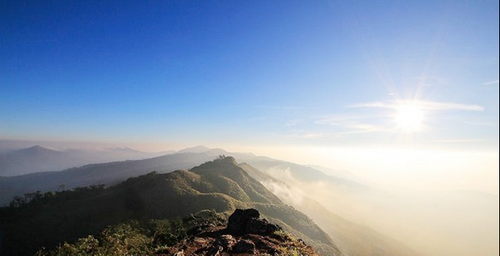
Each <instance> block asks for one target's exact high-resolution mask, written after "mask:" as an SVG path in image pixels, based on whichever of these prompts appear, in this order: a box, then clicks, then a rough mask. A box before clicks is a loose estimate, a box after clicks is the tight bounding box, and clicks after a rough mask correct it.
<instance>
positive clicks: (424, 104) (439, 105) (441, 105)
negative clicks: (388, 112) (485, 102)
mask: <svg viewBox="0 0 500 256" xmlns="http://www.w3.org/2000/svg"><path fill="white" fill-rule="evenodd" d="M404 104H414V105H417V106H419V107H420V108H422V109H428V110H464V111H483V110H484V107H483V106H479V105H470V104H462V103H454V102H436V101H394V102H390V103H388V102H380V101H376V102H367V103H360V104H356V105H352V106H351V107H352V108H390V109H397V108H398V107H399V106H401V105H404Z"/></svg>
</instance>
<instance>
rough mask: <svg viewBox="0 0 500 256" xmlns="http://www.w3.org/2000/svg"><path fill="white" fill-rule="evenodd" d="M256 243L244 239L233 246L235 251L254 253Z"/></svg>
mask: <svg viewBox="0 0 500 256" xmlns="http://www.w3.org/2000/svg"><path fill="white" fill-rule="evenodd" d="M254 250H255V244H254V243H253V242H252V241H250V240H245V239H242V240H240V241H238V243H236V244H235V245H234V247H233V250H232V252H233V253H254Z"/></svg>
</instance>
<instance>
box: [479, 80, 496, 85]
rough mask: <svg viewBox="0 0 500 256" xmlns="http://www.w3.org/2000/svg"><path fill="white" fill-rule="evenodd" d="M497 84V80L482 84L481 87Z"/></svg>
mask: <svg viewBox="0 0 500 256" xmlns="http://www.w3.org/2000/svg"><path fill="white" fill-rule="evenodd" d="M498 83H499V81H498V79H497V80H493V81H488V82H485V83H483V85H493V84H498Z"/></svg>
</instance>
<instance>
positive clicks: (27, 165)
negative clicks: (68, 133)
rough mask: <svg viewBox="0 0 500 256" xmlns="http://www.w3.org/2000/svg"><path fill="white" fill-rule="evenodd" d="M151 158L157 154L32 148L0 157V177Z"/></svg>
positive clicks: (14, 151)
mask: <svg viewBox="0 0 500 256" xmlns="http://www.w3.org/2000/svg"><path fill="white" fill-rule="evenodd" d="M163 153H164V152H163ZM154 156H158V153H146V152H141V151H137V150H134V149H131V148H107V149H68V150H53V149H48V148H44V147H41V146H38V145H36V146H33V147H30V148H25V149H19V150H13V151H9V152H5V153H2V154H0V176H17V175H23V174H28V173H36V172H47V171H60V170H64V169H67V168H70V167H77V166H82V165H85V164H91V163H105V162H112V161H123V160H135V159H144V158H150V157H154Z"/></svg>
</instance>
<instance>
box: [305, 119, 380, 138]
mask: <svg viewBox="0 0 500 256" xmlns="http://www.w3.org/2000/svg"><path fill="white" fill-rule="evenodd" d="M373 118H375V119H378V120H381V119H380V118H381V117H379V116H373V115H370V116H367V115H331V116H328V117H324V118H322V119H319V120H316V121H315V123H316V124H322V125H330V126H336V127H338V128H339V130H340V131H339V130H337V132H335V133H333V134H332V135H333V136H335V137H338V136H342V135H348V134H356V133H370V132H383V131H388V130H389V129H388V128H387V127H384V126H381V125H375V124H373V123H374V120H373Z"/></svg>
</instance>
